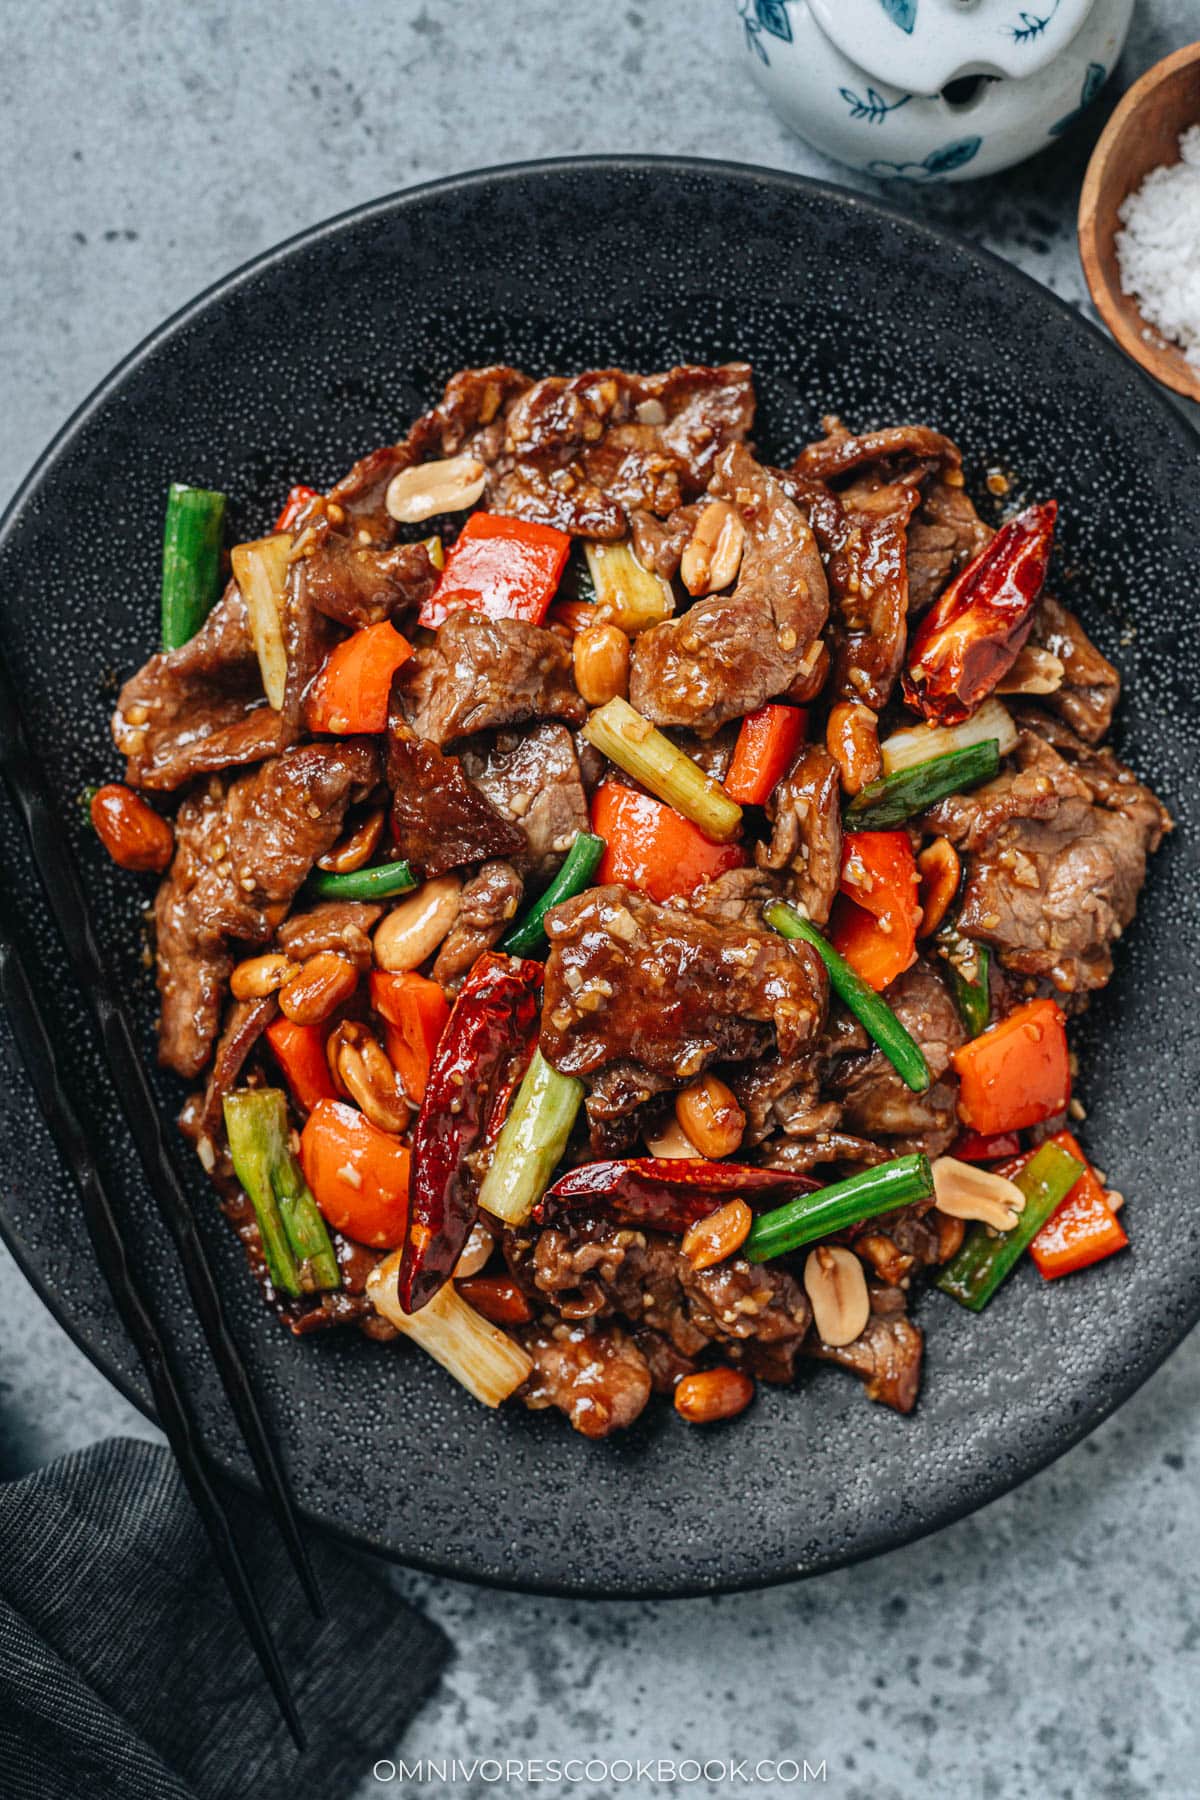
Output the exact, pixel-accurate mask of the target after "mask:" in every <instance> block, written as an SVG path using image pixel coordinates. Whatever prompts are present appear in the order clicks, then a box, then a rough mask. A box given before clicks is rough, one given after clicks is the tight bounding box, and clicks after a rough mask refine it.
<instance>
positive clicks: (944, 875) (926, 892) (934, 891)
mask: <svg viewBox="0 0 1200 1800" xmlns="http://www.w3.org/2000/svg"><path fill="white" fill-rule="evenodd" d="M917 870H918V872H919V874H920V877H921V887H920V892H919V894H918V901H919V904H920V907H921V923H920V926H919V928H918V930H917V936H918V937H932V936H933V934H934V932H935V931H936V930H937V928H938V926H939V925H940V924H941V922H942V920H943V919H944V918H945V916H946V914H947V912H948V911H949V910H950V903H951V901H952V900H953V899H954V896H955V894H957V892H958V884H959V882H960V881H961V880H962V863H961V862H960V861H959V857H958V851H957V850H956V849H955V848H954V845H953V844H952V843H951V842H950V839H949V838H944V837H939V838H934V840H933V842H932V844H926V846H925V848H924V849H923V850H922V852H921V854H920V855H919V856H918V858H917Z"/></svg>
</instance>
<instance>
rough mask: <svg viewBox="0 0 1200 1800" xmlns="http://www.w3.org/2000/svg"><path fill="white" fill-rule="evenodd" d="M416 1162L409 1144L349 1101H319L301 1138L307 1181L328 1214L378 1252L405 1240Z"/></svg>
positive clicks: (348, 1233)
mask: <svg viewBox="0 0 1200 1800" xmlns="http://www.w3.org/2000/svg"><path fill="white" fill-rule="evenodd" d="M410 1163H411V1157H410V1153H409V1148H408V1145H407V1144H402V1143H401V1141H400V1139H399V1138H398V1137H396V1136H394V1134H393V1133H392V1132H390V1131H381V1130H380V1129H379V1127H378V1125H372V1123H371V1121H370V1119H368V1118H367V1117H366V1115H365V1114H364V1113H360V1112H359V1110H358V1108H357V1107H356V1106H347V1105H346V1103H345V1101H343V1100H318V1102H317V1104H316V1106H314V1108H313V1110H312V1112H311V1113H310V1114H309V1117H308V1123H307V1124H306V1125H305V1127H304V1130H303V1131H302V1132H301V1133H300V1164H301V1167H302V1168H303V1170H304V1179H305V1181H307V1183H308V1185H309V1187H310V1188H311V1189H312V1193H313V1199H314V1200H315V1201H316V1203H317V1205H318V1206H319V1207H320V1209H321V1212H322V1214H323V1215H324V1217H325V1218H326V1219H327V1220H328V1222H329V1223H330V1224H331V1225H332V1226H333V1228H334V1230H335V1231H341V1232H344V1233H345V1235H346V1236H347V1237H350V1238H353V1239H354V1241H355V1243H358V1244H369V1245H370V1246H371V1248H372V1249H374V1250H390V1249H391V1248H392V1247H393V1245H395V1244H399V1243H402V1242H403V1240H404V1232H405V1228H406V1226H407V1223H408V1187H409V1170H410Z"/></svg>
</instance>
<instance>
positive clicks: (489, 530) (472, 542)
mask: <svg viewBox="0 0 1200 1800" xmlns="http://www.w3.org/2000/svg"><path fill="white" fill-rule="evenodd" d="M570 549H571V540H570V538H569V537H568V536H567V534H566V532H565V531H556V530H555V529H554V527H553V526H552V525H532V524H530V523H529V522H528V520H526V519H509V518H504V517H502V516H500V515H498V514H496V513H486V512H476V513H472V514H471V516H470V518H469V519H468V520H467V522H466V524H465V525H464V526H463V528H462V530H461V531H460V532H459V534H458V537H457V538H456V539H455V541H454V543H453V545H452V546H451V548H450V549H449V550H448V551H447V552H446V566H445V568H444V569H443V570H442V574H441V579H440V580H439V581H438V584H437V586H436V588H434V590H433V593H432V594H431V595H430V596H429V598H428V600H427V601H426V602H425V604H424V606H423V607H422V608H421V611H420V614H419V615H418V623H420V624H421V625H424V626H426V627H427V628H428V629H429V630H430V631H436V630H437V628H438V626H439V625H444V624H445V622H446V620H447V619H448V618H449V616H450V614H451V613H452V612H457V611H458V610H459V609H460V608H461V607H466V608H468V609H469V610H470V611H471V612H481V613H484V614H485V615H486V617H487V618H489V619H525V620H527V621H528V622H529V623H530V624H532V625H540V624H541V623H542V621H543V620H544V619H545V617H546V613H547V610H548V608H549V606H550V602H551V600H553V598H554V593H555V589H556V588H557V587H558V584H559V581H560V579H561V577H562V572H563V568H564V566H565V565H566V560H567V556H568V554H569V552H570Z"/></svg>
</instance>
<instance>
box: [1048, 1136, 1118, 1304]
mask: <svg viewBox="0 0 1200 1800" xmlns="http://www.w3.org/2000/svg"><path fill="white" fill-rule="evenodd" d="M1050 1142H1051V1143H1052V1144H1060V1145H1061V1146H1062V1148H1063V1149H1064V1150H1065V1151H1067V1153H1068V1154H1069V1155H1070V1156H1074V1157H1077V1158H1078V1160H1079V1161H1080V1162H1081V1163H1082V1164H1083V1174H1082V1175H1081V1176H1080V1177H1079V1180H1078V1181H1077V1182H1076V1183H1075V1186H1074V1187H1073V1188H1072V1189H1071V1191H1070V1193H1069V1194H1068V1195H1067V1197H1066V1199H1065V1200H1064V1201H1063V1203H1062V1205H1061V1206H1060V1207H1059V1209H1058V1211H1057V1212H1055V1213H1052V1214H1051V1216H1050V1218H1049V1219H1047V1221H1046V1223H1045V1224H1044V1225H1043V1226H1042V1229H1041V1230H1040V1231H1039V1232H1038V1234H1037V1236H1036V1237H1035V1238H1034V1240H1033V1242H1032V1244H1030V1246H1029V1254H1030V1255H1031V1256H1032V1257H1033V1260H1034V1262H1035V1263H1036V1264H1037V1266H1038V1268H1039V1269H1040V1270H1041V1273H1042V1274H1043V1275H1044V1276H1045V1278H1046V1280H1047V1281H1053V1280H1054V1279H1055V1278H1056V1277H1057V1276H1059V1275H1069V1274H1070V1273H1071V1272H1072V1270H1074V1269H1086V1268H1087V1267H1088V1265H1089V1264H1090V1263H1094V1262H1100V1261H1101V1260H1102V1259H1103V1258H1104V1257H1106V1256H1111V1255H1112V1254H1113V1252H1114V1251H1116V1250H1123V1249H1124V1248H1125V1246H1126V1245H1127V1244H1128V1242H1129V1239H1128V1237H1126V1235H1125V1230H1124V1227H1123V1226H1122V1224H1121V1221H1120V1220H1119V1219H1118V1218H1117V1215H1116V1214H1115V1213H1114V1212H1113V1210H1112V1208H1111V1206H1110V1205H1109V1204H1108V1196H1107V1195H1106V1193H1105V1192H1104V1187H1103V1185H1102V1183H1101V1181H1100V1178H1099V1176H1098V1175H1097V1174H1096V1171H1095V1169H1093V1167H1092V1165H1091V1163H1090V1162H1089V1161H1088V1159H1087V1157H1086V1156H1085V1155H1084V1153H1083V1151H1082V1150H1081V1149H1080V1148H1079V1145H1078V1143H1077V1142H1076V1140H1075V1137H1074V1135H1073V1134H1072V1133H1071V1132H1069V1131H1056V1132H1055V1133H1054V1136H1053V1137H1052V1138H1051V1140H1050Z"/></svg>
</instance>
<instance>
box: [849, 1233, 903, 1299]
mask: <svg viewBox="0 0 1200 1800" xmlns="http://www.w3.org/2000/svg"><path fill="white" fill-rule="evenodd" d="M854 1254H855V1255H856V1256H858V1257H860V1258H861V1259H862V1261H863V1262H865V1263H867V1264H869V1265H870V1268H871V1270H872V1272H873V1273H874V1274H875V1275H877V1276H878V1277H879V1279H880V1281H886V1282H887V1284H888V1286H889V1287H899V1286H900V1284H901V1282H902V1281H903V1280H904V1279H905V1277H906V1276H908V1275H911V1273H912V1270H913V1266H914V1264H915V1262H916V1258H915V1257H913V1256H909V1255H908V1253H907V1252H906V1251H904V1250H901V1248H900V1246H899V1245H898V1244H897V1242H896V1240H895V1239H894V1238H890V1237H888V1236H887V1235H886V1234H885V1233H884V1232H882V1231H866V1232H864V1233H863V1235H862V1236H861V1237H857V1238H855V1240H854Z"/></svg>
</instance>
